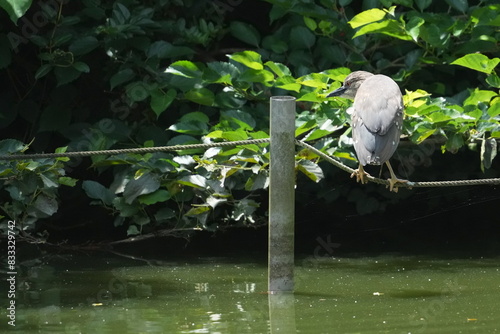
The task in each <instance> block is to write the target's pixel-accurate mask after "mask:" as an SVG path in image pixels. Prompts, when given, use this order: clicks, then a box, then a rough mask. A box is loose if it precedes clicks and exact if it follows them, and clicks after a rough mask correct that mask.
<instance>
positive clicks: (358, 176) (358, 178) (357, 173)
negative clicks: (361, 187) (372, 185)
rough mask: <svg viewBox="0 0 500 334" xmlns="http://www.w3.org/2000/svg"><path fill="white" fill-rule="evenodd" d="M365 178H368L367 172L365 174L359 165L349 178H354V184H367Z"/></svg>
mask: <svg viewBox="0 0 500 334" xmlns="http://www.w3.org/2000/svg"><path fill="white" fill-rule="evenodd" d="M367 176H370V174H368V173H367V172H365V170H364V168H363V166H362V165H361V164H360V165H359V168H358V169H355V170H354V172H353V173H352V174H351V178H353V177H356V182H361V184H366V183H368V179H367Z"/></svg>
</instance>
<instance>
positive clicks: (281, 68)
mask: <svg viewBox="0 0 500 334" xmlns="http://www.w3.org/2000/svg"><path fill="white" fill-rule="evenodd" d="M264 65H266V66H267V67H269V69H270V70H271V71H273V72H274V74H276V75H277V76H278V77H279V78H281V77H284V76H288V77H291V76H292V72H291V71H290V69H289V68H288V67H287V66H286V65H283V64H281V63H275V62H273V61H268V62H266V63H265V64H264Z"/></svg>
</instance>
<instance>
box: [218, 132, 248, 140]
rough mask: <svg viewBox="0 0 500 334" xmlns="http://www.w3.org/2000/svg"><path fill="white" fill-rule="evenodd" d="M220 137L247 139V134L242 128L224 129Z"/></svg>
mask: <svg viewBox="0 0 500 334" xmlns="http://www.w3.org/2000/svg"><path fill="white" fill-rule="evenodd" d="M222 138H224V139H226V140H228V141H238V140H247V139H248V134H247V133H246V132H245V131H244V130H236V131H224V132H223V133H222Z"/></svg>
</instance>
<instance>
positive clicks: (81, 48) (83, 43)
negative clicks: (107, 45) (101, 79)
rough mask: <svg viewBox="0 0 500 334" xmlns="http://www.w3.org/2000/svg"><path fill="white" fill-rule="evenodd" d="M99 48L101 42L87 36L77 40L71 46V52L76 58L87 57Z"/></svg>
mask: <svg viewBox="0 0 500 334" xmlns="http://www.w3.org/2000/svg"><path fill="white" fill-rule="evenodd" d="M98 46H99V41H98V40H97V38H95V37H94V36H85V37H82V38H79V39H77V40H75V41H74V42H73V43H71V44H70V46H69V48H68V49H69V51H70V52H72V53H73V54H74V55H75V56H82V55H85V54H87V53H89V52H91V51H92V50H94V49H96V48H97V47H98Z"/></svg>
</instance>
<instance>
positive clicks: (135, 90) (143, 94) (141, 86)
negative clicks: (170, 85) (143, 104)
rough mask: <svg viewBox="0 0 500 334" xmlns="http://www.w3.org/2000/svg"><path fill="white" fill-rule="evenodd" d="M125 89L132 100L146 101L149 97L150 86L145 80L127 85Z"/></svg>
mask: <svg viewBox="0 0 500 334" xmlns="http://www.w3.org/2000/svg"><path fill="white" fill-rule="evenodd" d="M125 91H126V93H127V96H128V98H129V99H130V100H132V101H134V102H140V101H144V100H145V99H146V98H148V97H149V95H150V93H149V86H148V84H147V83H146V82H144V81H135V82H131V83H129V84H128V85H127V86H126V87H125Z"/></svg>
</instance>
